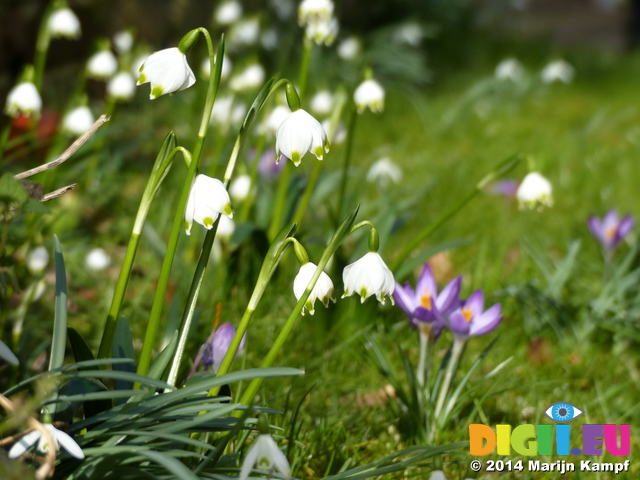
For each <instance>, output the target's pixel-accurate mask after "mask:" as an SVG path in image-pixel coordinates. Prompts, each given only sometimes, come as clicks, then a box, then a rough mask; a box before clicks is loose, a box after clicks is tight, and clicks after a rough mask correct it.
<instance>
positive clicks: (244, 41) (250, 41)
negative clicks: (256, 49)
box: [229, 18, 260, 47]
mask: <svg viewBox="0 0 640 480" xmlns="http://www.w3.org/2000/svg"><path fill="white" fill-rule="evenodd" d="M259 38H260V23H259V22H258V19H257V18H250V19H247V20H243V21H242V22H238V23H236V24H235V25H234V26H233V27H232V28H231V31H230V32H229V45H231V46H245V47H246V46H251V45H255V44H256V43H257V41H258V39H259Z"/></svg>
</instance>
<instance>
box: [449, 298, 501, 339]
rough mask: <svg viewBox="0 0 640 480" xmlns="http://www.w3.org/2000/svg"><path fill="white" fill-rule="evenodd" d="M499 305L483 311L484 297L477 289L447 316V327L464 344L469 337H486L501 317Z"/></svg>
mask: <svg viewBox="0 0 640 480" xmlns="http://www.w3.org/2000/svg"><path fill="white" fill-rule="evenodd" d="M500 308H501V306H500V304H499V303H496V304H495V305H493V306H492V307H490V308H488V309H487V310H486V311H485V310H484V295H483V293H482V289H478V290H476V291H475V292H473V293H472V294H471V296H470V297H469V298H468V299H467V300H465V301H464V302H462V304H461V305H460V306H459V307H458V308H457V309H456V310H455V311H454V312H452V313H451V315H449V323H448V325H447V326H448V327H449V329H450V330H451V332H452V333H453V335H454V336H455V338H456V340H458V341H461V342H464V341H465V340H466V339H467V338H469V337H477V336H479V335H486V334H487V333H490V332H492V331H494V330H495V329H496V327H497V326H498V324H499V323H500V321H501V320H502V315H500Z"/></svg>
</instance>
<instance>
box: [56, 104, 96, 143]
mask: <svg viewBox="0 0 640 480" xmlns="http://www.w3.org/2000/svg"><path fill="white" fill-rule="evenodd" d="M94 121H95V119H94V117H93V113H91V110H90V109H89V107H86V106H82V107H76V108H74V109H73V110H71V111H69V113H67V114H66V115H65V116H64V119H63V120H62V130H63V131H65V132H66V133H69V134H71V135H75V136H79V135H82V134H83V133H84V132H86V131H87V130H89V129H90V128H91V126H92V125H93V122H94Z"/></svg>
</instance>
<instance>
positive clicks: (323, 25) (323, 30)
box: [304, 17, 340, 46]
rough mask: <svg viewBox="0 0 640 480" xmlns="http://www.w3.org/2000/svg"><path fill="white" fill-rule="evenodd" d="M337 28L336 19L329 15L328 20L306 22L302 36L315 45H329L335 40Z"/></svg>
mask: <svg viewBox="0 0 640 480" xmlns="http://www.w3.org/2000/svg"><path fill="white" fill-rule="evenodd" d="M339 29H340V27H339V25H338V20H336V18H335V17H331V18H330V19H329V20H316V21H313V22H309V23H308V24H307V26H306V28H305V30H304V36H305V38H306V39H307V40H310V41H312V42H314V43H315V44H316V45H322V44H324V45H327V46H329V45H332V44H333V42H335V41H336V37H337V36H338V30H339Z"/></svg>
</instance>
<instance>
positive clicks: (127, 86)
mask: <svg viewBox="0 0 640 480" xmlns="http://www.w3.org/2000/svg"><path fill="white" fill-rule="evenodd" d="M135 93H136V81H135V79H134V78H133V76H132V75H131V74H130V73H129V72H120V73H118V74H117V75H116V76H115V77H113V78H112V79H111V80H109V83H107V94H108V95H109V96H110V97H111V98H112V99H114V100H117V101H119V102H126V101H129V100H131V99H132V98H133V96H134V94H135Z"/></svg>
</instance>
